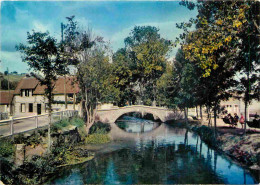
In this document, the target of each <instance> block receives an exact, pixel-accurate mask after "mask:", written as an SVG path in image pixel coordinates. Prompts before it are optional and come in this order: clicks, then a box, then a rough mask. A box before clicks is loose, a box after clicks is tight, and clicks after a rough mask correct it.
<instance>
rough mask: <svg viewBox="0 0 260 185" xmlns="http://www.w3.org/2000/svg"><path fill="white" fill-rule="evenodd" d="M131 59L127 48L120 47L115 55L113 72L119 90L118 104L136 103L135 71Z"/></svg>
mask: <svg viewBox="0 0 260 185" xmlns="http://www.w3.org/2000/svg"><path fill="white" fill-rule="evenodd" d="M131 69H132V66H131V60H130V58H129V56H128V54H127V52H126V49H125V48H121V49H119V50H118V51H117V52H116V53H115V54H114V55H113V63H112V74H113V77H112V78H113V84H114V86H115V88H117V89H118V90H119V97H118V98H119V100H118V105H119V106H124V105H126V104H127V102H128V103H129V104H132V103H134V101H135V97H134V96H135V94H134V93H133V92H134V91H133V84H134V82H133V72H132V70H131Z"/></svg>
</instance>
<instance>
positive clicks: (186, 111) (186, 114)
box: [184, 107, 188, 124]
mask: <svg viewBox="0 0 260 185" xmlns="http://www.w3.org/2000/svg"><path fill="white" fill-rule="evenodd" d="M184 115H185V123H186V124H188V108H186V107H184Z"/></svg>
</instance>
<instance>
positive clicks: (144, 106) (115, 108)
mask: <svg viewBox="0 0 260 185" xmlns="http://www.w3.org/2000/svg"><path fill="white" fill-rule="evenodd" d="M133 107H142V108H150V109H158V110H169V109H168V108H166V107H155V106H148V105H129V106H124V107H111V108H106V109H97V111H109V110H118V109H128V108H133Z"/></svg>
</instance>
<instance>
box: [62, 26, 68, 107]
mask: <svg viewBox="0 0 260 185" xmlns="http://www.w3.org/2000/svg"><path fill="white" fill-rule="evenodd" d="M64 28H65V25H64V24H63V23H61V43H62V44H63V30H64ZM66 88H67V87H66V75H64V96H65V109H67V108H68V104H67V89H66Z"/></svg>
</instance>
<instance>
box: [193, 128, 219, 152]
mask: <svg viewBox="0 0 260 185" xmlns="http://www.w3.org/2000/svg"><path fill="white" fill-rule="evenodd" d="M192 131H194V132H195V133H197V134H198V135H199V136H200V138H201V140H202V141H204V142H205V143H207V144H208V145H209V146H212V147H217V145H218V141H217V140H216V138H215V137H214V130H212V129H211V128H209V127H207V126H205V125H203V126H200V127H193V128H192Z"/></svg>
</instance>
